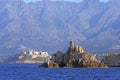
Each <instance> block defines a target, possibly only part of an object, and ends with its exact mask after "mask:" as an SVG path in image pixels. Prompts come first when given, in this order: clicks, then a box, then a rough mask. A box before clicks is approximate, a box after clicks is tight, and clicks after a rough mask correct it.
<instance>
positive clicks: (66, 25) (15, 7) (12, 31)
mask: <svg viewBox="0 0 120 80" xmlns="http://www.w3.org/2000/svg"><path fill="white" fill-rule="evenodd" d="M119 8H120V0H110V1H109V2H107V3H103V2H100V1H99V0H84V1H82V2H79V3H74V2H68V1H50V0H43V1H37V2H31V3H25V2H24V1H22V0H0V44H1V45H0V55H13V54H15V53H17V52H19V51H22V50H27V49H35V50H43V51H48V52H49V53H54V52H55V51H57V50H62V51H65V50H66V49H65V47H67V46H68V42H69V41H70V40H74V42H75V43H76V44H79V45H81V46H83V47H84V49H85V50H86V51H88V52H91V53H97V54H99V53H106V52H107V53H108V52H119V51H120V9H119Z"/></svg>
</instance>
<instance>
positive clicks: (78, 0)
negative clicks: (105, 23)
mask: <svg viewBox="0 0 120 80" xmlns="http://www.w3.org/2000/svg"><path fill="white" fill-rule="evenodd" d="M24 1H25V2H34V1H41V0H24ZM52 1H71V2H80V1H82V0H52ZM100 1H102V2H107V1H109V0H100Z"/></svg>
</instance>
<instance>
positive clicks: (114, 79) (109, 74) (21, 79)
mask: <svg viewBox="0 0 120 80" xmlns="http://www.w3.org/2000/svg"><path fill="white" fill-rule="evenodd" d="M37 66H38V64H0V80H120V68H102V69H99V68H98V69H91V68H39V67H37Z"/></svg>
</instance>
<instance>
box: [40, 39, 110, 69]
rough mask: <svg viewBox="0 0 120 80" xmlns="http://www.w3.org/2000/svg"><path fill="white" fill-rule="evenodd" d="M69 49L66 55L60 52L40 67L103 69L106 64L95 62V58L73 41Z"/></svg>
mask: <svg viewBox="0 0 120 80" xmlns="http://www.w3.org/2000/svg"><path fill="white" fill-rule="evenodd" d="M69 45H70V46H69V48H68V50H67V51H66V53H63V52H61V51H58V52H56V53H55V54H53V55H52V58H51V60H50V61H48V62H46V63H44V64H43V65H42V67H48V68H52V67H57V68H58V67H70V68H77V67H82V68H105V67H108V66H107V65H106V64H104V63H102V62H100V61H98V60H97V58H96V56H95V55H93V54H90V53H88V52H85V51H84V49H83V48H82V47H81V46H78V45H74V42H73V41H70V44H69Z"/></svg>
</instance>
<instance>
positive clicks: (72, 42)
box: [70, 41, 74, 49]
mask: <svg viewBox="0 0 120 80" xmlns="http://www.w3.org/2000/svg"><path fill="white" fill-rule="evenodd" d="M70 48H72V49H74V41H70Z"/></svg>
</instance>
